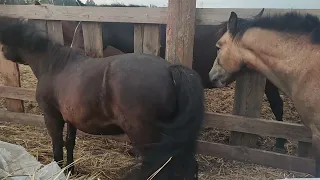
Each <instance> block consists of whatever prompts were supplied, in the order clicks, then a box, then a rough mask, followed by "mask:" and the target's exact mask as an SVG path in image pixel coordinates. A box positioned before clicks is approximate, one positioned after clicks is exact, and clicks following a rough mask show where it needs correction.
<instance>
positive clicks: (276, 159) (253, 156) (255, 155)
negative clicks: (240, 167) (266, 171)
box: [198, 141, 315, 175]
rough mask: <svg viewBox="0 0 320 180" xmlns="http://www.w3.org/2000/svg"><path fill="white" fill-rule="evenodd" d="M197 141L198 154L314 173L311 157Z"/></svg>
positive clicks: (313, 163)
mask: <svg viewBox="0 0 320 180" xmlns="http://www.w3.org/2000/svg"><path fill="white" fill-rule="evenodd" d="M198 142H199V144H198V153H200V154H204V155H211V156H216V157H220V158H226V159H232V160H238V161H247V162H251V163H256V164H260V165H265V166H270V167H274V168H280V169H285V170H290V171H298V172H304V173H309V174H312V175H314V170H315V162H314V160H313V159H307V158H301V157H296V156H290V155H286V154H280V153H275V152H270V151H264V150H258V149H251V148H248V147H245V146H230V145H225V144H219V143H210V142H206V141H198Z"/></svg>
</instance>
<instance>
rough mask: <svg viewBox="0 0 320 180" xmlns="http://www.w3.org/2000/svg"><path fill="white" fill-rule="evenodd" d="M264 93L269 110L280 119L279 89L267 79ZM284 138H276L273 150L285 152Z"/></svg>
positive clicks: (280, 101)
mask: <svg viewBox="0 0 320 180" xmlns="http://www.w3.org/2000/svg"><path fill="white" fill-rule="evenodd" d="M265 93H266V96H267V98H268V101H269V104H270V107H271V110H272V112H273V114H274V116H275V117H276V120H278V121H282V117H283V100H282V99H281V97H280V94H279V90H278V88H277V87H276V86H274V85H273V84H272V83H271V82H270V81H269V80H267V81H266V86H265ZM285 142H286V139H284V138H276V144H275V148H274V151H276V152H278V153H286V150H285V148H284V144H285Z"/></svg>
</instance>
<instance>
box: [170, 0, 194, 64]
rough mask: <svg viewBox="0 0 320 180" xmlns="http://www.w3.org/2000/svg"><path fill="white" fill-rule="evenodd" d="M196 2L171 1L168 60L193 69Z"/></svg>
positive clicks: (190, 0)
mask: <svg viewBox="0 0 320 180" xmlns="http://www.w3.org/2000/svg"><path fill="white" fill-rule="evenodd" d="M195 17H196V0H169V1H168V18H167V34H166V35H167V38H166V44H167V45H166V60H168V61H170V62H171V63H174V64H183V65H185V66H187V67H189V68H192V61H193V44H194V33H195Z"/></svg>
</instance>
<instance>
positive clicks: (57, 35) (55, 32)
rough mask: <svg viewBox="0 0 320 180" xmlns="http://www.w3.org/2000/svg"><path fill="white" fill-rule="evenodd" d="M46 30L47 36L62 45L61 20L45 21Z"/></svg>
mask: <svg viewBox="0 0 320 180" xmlns="http://www.w3.org/2000/svg"><path fill="white" fill-rule="evenodd" d="M47 30H48V35H49V37H50V38H51V39H52V40H54V41H55V42H56V43H59V44H61V45H64V40H63V31H62V23H61V21H47Z"/></svg>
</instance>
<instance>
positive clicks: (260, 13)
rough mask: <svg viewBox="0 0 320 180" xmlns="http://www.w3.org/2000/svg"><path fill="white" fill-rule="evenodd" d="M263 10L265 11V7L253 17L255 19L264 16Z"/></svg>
mask: <svg viewBox="0 0 320 180" xmlns="http://www.w3.org/2000/svg"><path fill="white" fill-rule="evenodd" d="M263 12H264V8H262V10H261V11H260V12H259V14H257V15H255V16H253V18H254V19H256V18H260V17H261V16H262V14H263Z"/></svg>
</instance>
